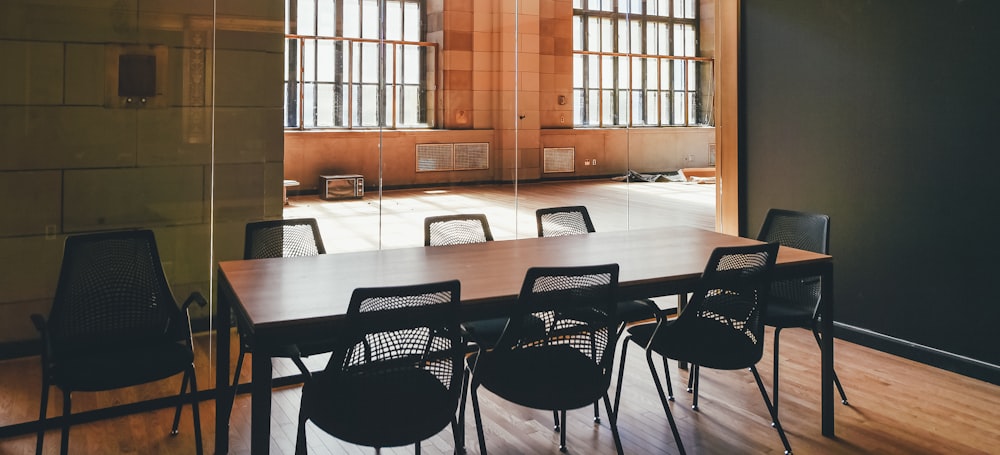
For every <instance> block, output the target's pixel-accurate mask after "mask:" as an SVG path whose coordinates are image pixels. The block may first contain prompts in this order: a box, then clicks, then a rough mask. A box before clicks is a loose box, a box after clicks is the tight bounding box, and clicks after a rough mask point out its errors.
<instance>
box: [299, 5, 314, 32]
mask: <svg viewBox="0 0 1000 455" xmlns="http://www.w3.org/2000/svg"><path fill="white" fill-rule="evenodd" d="M298 3H299V11H298V14H297V16H296V17H297V20H296V21H295V27H296V28H297V29H298V31H297V33H298V34H300V35H315V34H316V10H315V9H314V8H313V6H314V5H313V2H298Z"/></svg>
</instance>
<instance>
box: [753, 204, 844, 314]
mask: <svg viewBox="0 0 1000 455" xmlns="http://www.w3.org/2000/svg"><path fill="white" fill-rule="evenodd" d="M757 240H761V241H764V242H778V243H779V244H781V245H783V246H788V247H792V248H797V249H800V250H807V251H812V252H814V253H822V254H828V253H829V251H830V217H829V216H827V215H823V214H818V213H806V212H797V211H793V210H783V209H770V210H768V211H767V216H766V217H765V218H764V223H763V224H762V225H761V228H760V232H759V233H758V234H757ZM821 295H822V283H821V282H820V278H819V277H818V276H817V277H809V278H804V279H803V278H800V279H794V280H781V281H775V282H774V283H772V284H771V296H772V297H774V298H775V299H780V301H781V302H782V304H787V305H794V306H795V307H798V308H802V309H803V310H809V311H815V309H816V308H817V307H818V305H819V300H820V296H821Z"/></svg>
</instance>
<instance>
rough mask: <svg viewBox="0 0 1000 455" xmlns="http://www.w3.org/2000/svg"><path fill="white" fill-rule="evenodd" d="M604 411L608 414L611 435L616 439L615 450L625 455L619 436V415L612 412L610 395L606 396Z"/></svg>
mask: <svg viewBox="0 0 1000 455" xmlns="http://www.w3.org/2000/svg"><path fill="white" fill-rule="evenodd" d="M604 410H605V411H606V412H607V414H608V420H609V423H610V424H611V435H612V436H613V437H614V439H615V449H616V450H617V452H618V455H623V454H624V452H623V451H622V438H621V436H620V435H619V434H618V413H617V412H615V411H614V410H612V408H611V398H609V397H608V394H606V393H605V394H604Z"/></svg>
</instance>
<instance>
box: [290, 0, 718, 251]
mask: <svg viewBox="0 0 1000 455" xmlns="http://www.w3.org/2000/svg"><path fill="white" fill-rule="evenodd" d="M285 5H286V17H287V21H286V30H285V32H286V43H285V45H286V47H285V58H286V61H285V65H284V68H283V69H284V73H285V85H284V97H283V98H284V111H285V115H284V118H285V123H284V126H285V144H284V152H285V155H284V178H285V179H290V180H293V181H294V182H295V183H294V184H293V185H294V186H292V187H290V188H289V190H290V191H291V194H292V197H291V198H290V200H289V201H290V204H289V205H288V206H286V208H285V210H284V216H285V217H299V216H316V217H319V218H322V220H321V223H320V224H321V229H322V230H323V232H324V234H325V236H328V237H331V238H333V239H339V241H337V240H334V241H333V242H330V243H332V245H327V247H328V249H330V250H331V251H348V250H360V249H376V248H399V247H407V246H419V245H422V244H423V243H422V242H423V238H422V236H423V229H422V221H423V218H424V217H426V216H433V215H444V214H455V213H469V212H473V213H486V214H487V216H488V219H489V222H490V225H491V228H492V230H493V234H494V237H495V238H496V239H511V238H517V237H526V236H535V235H536V228H535V215H534V211H535V209H537V208H541V207H546V206H557V205H587V206H588V207H589V208H590V211H591V212H592V213H591V215H592V216H593V217H594V218H595V224H596V226H597V228H598V229H599V230H614V229H628V228H629V227H648V226H660V225H674V224H688V225H695V226H699V227H705V228H708V229H712V228H714V216H715V214H714V203H715V196H714V192H713V189H714V187H712V186H711V185H703V186H700V187H698V186H687V187H684V186H682V185H680V184H677V185H670V184H667V183H666V182H669V181H673V180H678V179H681V178H682V177H681V176H680V175H679V174H678V171H679V170H681V169H685V168H687V169H688V170H689V171H691V170H694V169H697V170H698V173H697V174H696V176H697V177H698V178H699V179H701V181H703V182H710V181H711V177H712V175H713V171H712V169H711V167H712V166H713V165H714V154H713V149H714V143H715V131H714V128H712V124H713V122H714V118H713V106H714V96H713V93H714V76H713V74H714V63H713V59H712V55H711V54H712V50H711V48H710V46H711V43H712V42H713V41H714V39H711V37H710V36H707V35H711V34H712V33H713V29H712V21H710V20H708V21H703V20H702V19H701V17H700V15H699V11H701V10H703V9H704V10H706V11H711V10H712V8H713V7H712V2H710V1H701V2H699V1H696V0H660V1H636V0H631V1H624V0H575V1H573V2H558V1H547V0H546V1H541V2H538V1H531V2H525V1H519V2H501V1H496V2H459V1H444V2H425V1H419V0H386V1H376V0H286V1H285ZM707 16H708V17H711V14H708V15H707ZM636 174H643V175H639V176H637V175H636ZM689 174H690V172H689ZM629 175H631V176H632V177H631V178H628V177H627V176H629ZM689 177H690V175H689ZM359 178H360V179H363V181H364V188H365V193H364V195H363V196H362V195H361V194H360V193H359V191H358V190H357V186H358V185H359V184H358V179H359ZM642 178H646V179H648V180H654V181H655V182H653V183H651V184H646V182H642V183H639V182H641V180H642ZM351 188H353V189H351ZM317 196H318V197H317Z"/></svg>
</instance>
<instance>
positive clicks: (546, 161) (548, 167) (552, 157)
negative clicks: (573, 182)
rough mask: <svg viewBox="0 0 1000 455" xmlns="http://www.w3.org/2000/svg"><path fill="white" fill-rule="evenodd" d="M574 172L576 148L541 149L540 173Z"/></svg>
mask: <svg viewBox="0 0 1000 455" xmlns="http://www.w3.org/2000/svg"><path fill="white" fill-rule="evenodd" d="M575 171H576V148H574V147H545V148H544V149H542V173H543V174H550V173H555V172H575Z"/></svg>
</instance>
